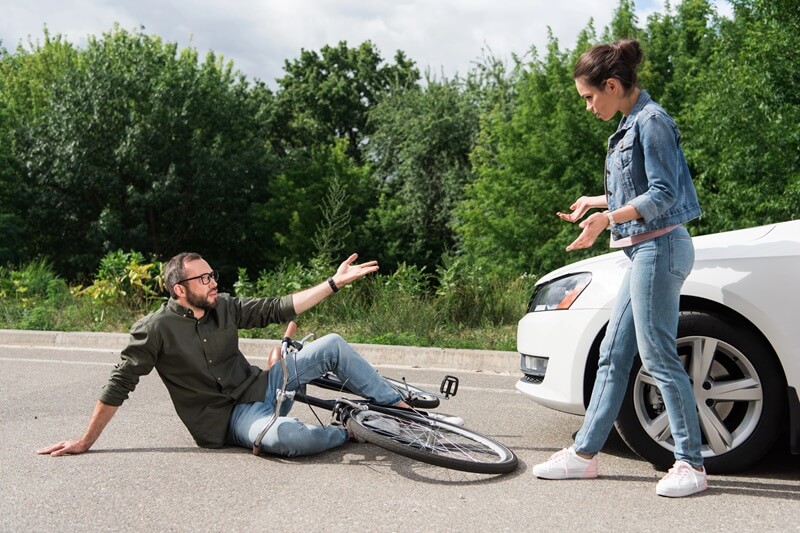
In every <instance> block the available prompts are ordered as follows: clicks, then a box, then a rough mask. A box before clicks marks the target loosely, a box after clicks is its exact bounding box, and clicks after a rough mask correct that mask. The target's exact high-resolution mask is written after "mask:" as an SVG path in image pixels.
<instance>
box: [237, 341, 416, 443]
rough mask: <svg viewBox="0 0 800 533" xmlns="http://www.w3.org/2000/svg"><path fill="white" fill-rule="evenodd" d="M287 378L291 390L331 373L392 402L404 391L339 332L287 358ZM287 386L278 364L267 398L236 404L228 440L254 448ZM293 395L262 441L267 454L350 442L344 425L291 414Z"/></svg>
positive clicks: (271, 374)
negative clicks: (320, 423) (305, 419)
mask: <svg viewBox="0 0 800 533" xmlns="http://www.w3.org/2000/svg"><path fill="white" fill-rule="evenodd" d="M287 363H288V368H289V381H288V383H287V385H286V390H287V391H296V390H298V389H300V388H301V387H304V386H305V385H306V384H307V383H309V382H310V381H311V380H313V379H316V378H318V377H320V376H322V375H323V374H325V372H333V373H334V374H336V375H337V376H338V377H339V379H340V380H342V383H344V382H347V385H348V387H350V388H351V389H352V390H354V391H356V392H358V394H360V395H361V396H363V397H365V398H371V399H372V400H373V401H374V402H375V403H377V404H379V405H393V404H395V403H397V402H399V401H400V399H401V398H400V395H399V394H398V393H397V391H396V390H394V389H393V388H392V387H391V386H390V385H388V384H387V383H386V382H385V381H384V380H383V378H381V377H380V375H379V374H378V373H377V372H376V371H375V369H374V368H372V366H371V365H370V364H369V363H368V362H367V361H366V360H364V358H363V357H361V356H360V355H359V354H358V353H357V352H356V351H355V350H354V349H353V348H352V346H350V345H349V344H347V343H346V342H345V341H344V339H342V337H340V336H339V335H335V334H331V335H326V336H324V337H322V338H320V339H318V340H316V341H314V342H311V343H309V344H306V345H305V346H304V347H303V349H302V350H300V351H299V352H297V353H296V354H295V355H290V357H289V359H287ZM282 386H283V366H282V365H281V364H279V363H278V364H275V365H273V367H272V368H271V369H270V371H269V384H268V386H267V392H266V395H265V398H264V401H263V402H254V403H243V404H238V405H237V406H236V407H235V408H234V410H233V414H232V415H231V419H230V423H229V425H228V441H229V442H231V443H233V444H236V445H239V446H243V447H245V448H252V447H253V442H254V441H255V439H256V437H257V436H258V434H259V433H260V432H261V430H263V429H264V427H266V425H267V422H268V421H269V419H270V417H271V416H272V414H273V413H274V412H275V408H276V406H277V391H278V389H279V388H281V387H282ZM293 403H294V402H293V400H290V399H289V398H286V399H285V400H284V402H283V405H281V413H280V416H279V417H278V419H277V420H276V421H275V423H274V424H273V425H272V427H271V428H270V429H269V431H267V434H266V435H265V436H264V438H263V440H262V441H261V449H262V450H263V451H265V452H267V453H273V454H277V455H284V456H287V457H294V456H297V455H312V454H315V453H320V452H323V451H325V450H328V449H330V448H335V447H336V446H341V445H342V444H344V443H345V441H347V430H346V429H344V428H343V427H341V426H326V427H323V426H317V425H311V424H305V423H303V422H301V421H300V420H298V419H296V418H290V417H288V416H287V415H288V414H289V410H290V409H291V408H292V404H293Z"/></svg>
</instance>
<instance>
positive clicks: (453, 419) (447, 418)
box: [428, 412, 464, 426]
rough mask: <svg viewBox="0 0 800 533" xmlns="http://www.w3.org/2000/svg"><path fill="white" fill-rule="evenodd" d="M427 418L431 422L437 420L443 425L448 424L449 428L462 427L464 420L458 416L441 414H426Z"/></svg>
mask: <svg viewBox="0 0 800 533" xmlns="http://www.w3.org/2000/svg"><path fill="white" fill-rule="evenodd" d="M428 418H432V419H433V420H438V421H439V422H444V423H445V424H450V425H451V426H463V425H464V419H463V418H461V417H460V416H453V415H446V414H443V413H433V412H428Z"/></svg>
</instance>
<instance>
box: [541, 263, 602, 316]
mask: <svg viewBox="0 0 800 533" xmlns="http://www.w3.org/2000/svg"><path fill="white" fill-rule="evenodd" d="M590 281H592V274H591V273H589V272H580V273H578V274H570V275H568V276H564V277H563V278H558V279H555V280H553V281H550V282H548V283H543V284H542V285H537V286H536V289H535V290H534V291H533V296H531V301H530V303H529V304H528V312H529V313H532V312H534V311H550V310H552V309H569V308H570V306H571V305H572V303H573V302H574V301H575V300H576V299H577V298H578V296H580V294H581V293H582V292H583V289H585V288H586V287H587V286H588V285H589V282H590Z"/></svg>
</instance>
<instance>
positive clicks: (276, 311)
mask: <svg viewBox="0 0 800 533" xmlns="http://www.w3.org/2000/svg"><path fill="white" fill-rule="evenodd" d="M232 301H233V303H234V305H235V306H236V325H237V327H239V328H242V329H249V328H263V327H264V326H266V325H267V324H283V323H286V322H289V321H290V320H292V319H294V318H295V317H296V316H297V313H295V312H294V304H293V300H292V296H291V295H289V296H284V297H282V298H233V299H232Z"/></svg>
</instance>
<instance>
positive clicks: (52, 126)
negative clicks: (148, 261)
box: [27, 28, 272, 277]
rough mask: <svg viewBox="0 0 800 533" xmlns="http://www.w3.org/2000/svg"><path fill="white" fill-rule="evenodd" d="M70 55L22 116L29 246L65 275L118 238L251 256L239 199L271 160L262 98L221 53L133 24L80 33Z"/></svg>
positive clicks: (259, 183)
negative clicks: (71, 65)
mask: <svg viewBox="0 0 800 533" xmlns="http://www.w3.org/2000/svg"><path fill="white" fill-rule="evenodd" d="M81 64H82V66H83V68H82V69H75V70H73V71H70V72H67V73H65V75H64V76H63V77H61V78H60V79H59V80H57V83H55V84H54V86H53V88H52V95H53V97H52V102H53V103H52V105H51V107H50V108H49V109H48V110H47V111H46V112H45V113H44V115H43V117H42V119H41V120H40V121H38V123H36V124H35V125H34V127H33V128H32V134H31V145H30V147H29V151H28V153H27V159H28V165H27V173H28V176H27V178H28V179H29V180H30V181H31V182H32V183H35V185H36V189H37V192H38V196H37V201H36V202H35V204H34V205H32V206H31V208H30V210H29V216H30V220H29V224H30V225H31V227H32V229H33V231H34V234H35V235H36V236H37V239H36V245H37V248H38V249H39V250H43V251H48V252H49V253H50V254H52V257H54V261H55V263H56V265H57V266H58V267H59V269H60V270H61V271H65V272H68V273H69V274H71V275H75V274H79V273H87V272H90V271H92V270H93V269H94V267H95V266H96V264H97V260H98V258H99V257H102V256H103V255H104V254H105V253H106V252H107V251H110V250H114V249H118V248H123V249H133V250H140V251H143V252H146V253H154V254H156V255H158V256H159V257H168V256H170V255H172V254H173V253H176V252H178V251H182V250H186V249H191V250H196V251H200V252H201V253H204V254H205V255H206V256H207V257H208V258H209V260H211V261H212V262H213V263H214V264H215V265H216V266H217V267H218V268H220V269H222V270H224V271H226V270H227V271H228V272H230V273H231V274H232V273H233V272H235V267H236V266H237V262H238V261H240V260H242V261H241V263H238V264H239V265H241V266H248V265H250V263H249V262H248V261H247V259H248V258H249V255H250V254H251V253H252V251H253V250H252V243H250V242H248V239H247V231H246V228H247V227H248V226H249V225H250V222H251V215H252V214H251V212H250V203H251V200H252V199H253V198H254V197H257V196H258V193H259V191H261V190H263V189H264V188H265V187H264V183H266V181H267V180H268V178H269V175H270V172H271V168H272V167H271V158H270V157H269V152H268V150H267V149H266V146H265V141H264V139H265V137H266V133H265V128H266V121H265V120H262V119H260V118H259V117H260V116H261V114H260V113H259V111H260V109H261V107H262V106H263V105H264V102H263V100H259V99H257V98H255V97H253V92H251V91H250V90H249V86H248V84H247V82H246V81H245V80H244V78H243V77H242V76H241V75H239V74H238V73H236V72H234V71H233V68H232V65H231V64H230V63H228V64H227V65H226V64H224V63H223V61H222V59H221V58H217V57H215V56H214V55H213V54H209V55H208V56H207V57H206V59H205V61H204V62H202V63H199V61H198V57H197V54H196V52H195V51H194V50H191V49H185V50H182V51H180V52H179V51H178V50H177V47H176V45H175V44H169V43H164V42H162V41H161V39H159V38H157V37H151V36H148V35H145V34H144V33H143V32H135V33H129V32H126V31H124V30H120V29H119V28H115V30H113V31H112V32H110V33H108V34H105V35H104V36H103V37H102V38H100V39H97V38H91V39H90V40H89V44H88V46H87V48H86V50H85V51H84V52H83V53H82V54H81ZM260 96H261V97H262V98H264V94H263V92H262V93H260ZM231 277H232V276H231Z"/></svg>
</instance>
